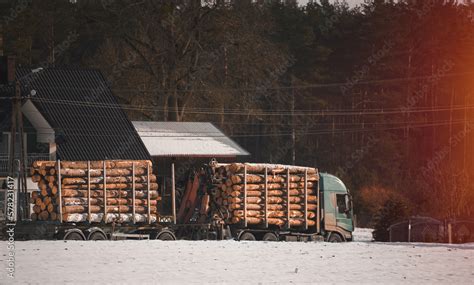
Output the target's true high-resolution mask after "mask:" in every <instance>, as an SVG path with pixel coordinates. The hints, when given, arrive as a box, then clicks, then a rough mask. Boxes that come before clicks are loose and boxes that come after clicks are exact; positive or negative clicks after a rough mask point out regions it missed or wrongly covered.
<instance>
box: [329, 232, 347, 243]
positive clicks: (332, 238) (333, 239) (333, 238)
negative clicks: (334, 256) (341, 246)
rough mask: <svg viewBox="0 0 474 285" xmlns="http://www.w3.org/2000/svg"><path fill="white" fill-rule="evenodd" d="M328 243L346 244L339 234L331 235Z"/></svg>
mask: <svg viewBox="0 0 474 285" xmlns="http://www.w3.org/2000/svg"><path fill="white" fill-rule="evenodd" d="M328 242H344V240H343V239H342V237H341V235H340V234H338V233H331V235H330V236H329V239H328Z"/></svg>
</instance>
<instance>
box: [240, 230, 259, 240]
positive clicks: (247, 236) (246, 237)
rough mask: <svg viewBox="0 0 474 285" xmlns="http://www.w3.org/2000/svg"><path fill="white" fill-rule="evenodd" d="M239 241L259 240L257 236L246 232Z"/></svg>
mask: <svg viewBox="0 0 474 285" xmlns="http://www.w3.org/2000/svg"><path fill="white" fill-rule="evenodd" d="M239 240H248V241H255V240H257V239H256V238H255V236H254V235H253V234H252V233H249V232H245V233H243V234H242V235H241V236H240V238H239Z"/></svg>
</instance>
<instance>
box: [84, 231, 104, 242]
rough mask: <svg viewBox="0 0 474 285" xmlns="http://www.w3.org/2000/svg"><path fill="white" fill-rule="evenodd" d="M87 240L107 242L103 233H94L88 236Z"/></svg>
mask: <svg viewBox="0 0 474 285" xmlns="http://www.w3.org/2000/svg"><path fill="white" fill-rule="evenodd" d="M88 240H107V237H106V236H105V235H104V233H102V232H100V231H95V232H93V233H91V234H90V235H89V237H88Z"/></svg>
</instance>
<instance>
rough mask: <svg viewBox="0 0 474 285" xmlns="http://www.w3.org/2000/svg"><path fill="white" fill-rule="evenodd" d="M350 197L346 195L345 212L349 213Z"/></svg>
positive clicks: (350, 206)
mask: <svg viewBox="0 0 474 285" xmlns="http://www.w3.org/2000/svg"><path fill="white" fill-rule="evenodd" d="M351 200H352V199H351V196H350V195H349V194H347V195H346V211H347V212H350V211H351V210H352V201H351Z"/></svg>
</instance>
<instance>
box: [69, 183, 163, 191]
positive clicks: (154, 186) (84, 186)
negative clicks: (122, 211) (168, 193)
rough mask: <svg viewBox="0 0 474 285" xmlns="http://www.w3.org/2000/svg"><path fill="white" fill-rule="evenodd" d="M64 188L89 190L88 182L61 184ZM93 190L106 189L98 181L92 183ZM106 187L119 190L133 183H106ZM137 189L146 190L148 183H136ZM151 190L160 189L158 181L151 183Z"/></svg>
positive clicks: (130, 186)
mask: <svg viewBox="0 0 474 285" xmlns="http://www.w3.org/2000/svg"><path fill="white" fill-rule="evenodd" d="M61 187H62V189H76V190H87V189H88V187H89V186H88V185H87V184H72V185H61ZM90 187H91V189H92V190H101V189H104V184H103V183H96V184H91V185H90ZM105 187H107V190H109V189H110V190H118V189H130V190H131V189H132V187H133V184H132V183H111V184H108V183H106V185H105ZM135 189H136V190H146V189H148V185H147V184H146V183H135ZM150 190H158V183H150Z"/></svg>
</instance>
